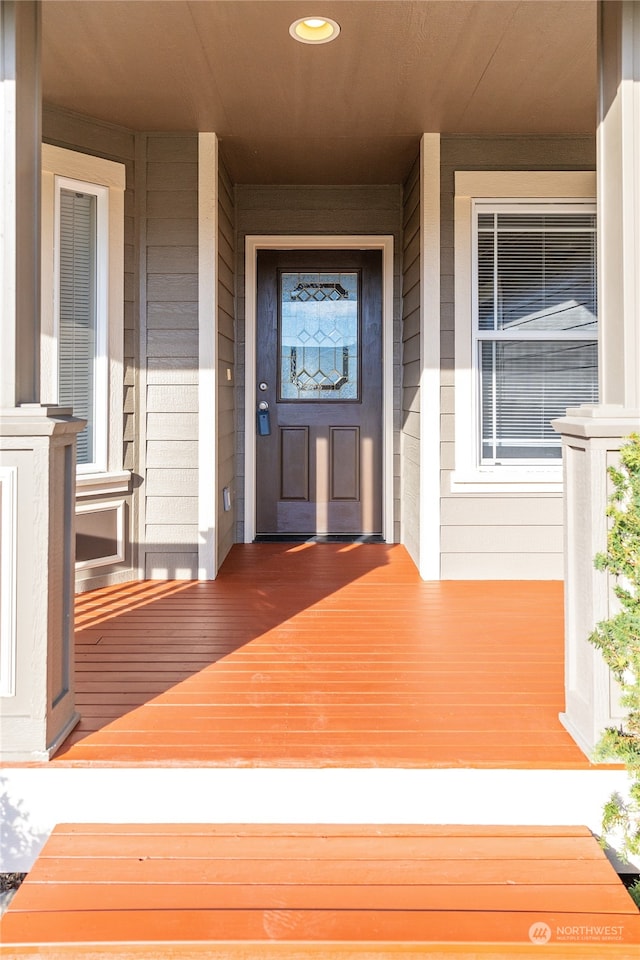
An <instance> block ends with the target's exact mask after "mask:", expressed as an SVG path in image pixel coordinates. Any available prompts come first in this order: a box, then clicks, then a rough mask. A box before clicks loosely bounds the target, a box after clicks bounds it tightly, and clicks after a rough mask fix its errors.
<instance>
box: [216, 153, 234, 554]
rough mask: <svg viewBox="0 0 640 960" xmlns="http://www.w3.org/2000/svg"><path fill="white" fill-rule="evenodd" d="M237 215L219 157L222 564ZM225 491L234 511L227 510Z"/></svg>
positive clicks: (230, 474) (227, 541) (227, 532)
mask: <svg viewBox="0 0 640 960" xmlns="http://www.w3.org/2000/svg"><path fill="white" fill-rule="evenodd" d="M235 215H236V214H235V203H234V189H233V185H232V183H231V178H230V177H229V173H228V171H227V168H226V166H225V163H224V159H223V157H222V156H221V155H220V154H218V238H217V240H218V412H219V417H218V434H217V445H218V491H217V504H218V507H217V510H218V563H222V561H223V559H224V557H225V556H226V555H227V553H228V552H229V550H230V549H231V546H232V544H233V542H234V539H235V532H236V495H237V482H236V475H235V474H236V470H235V444H236V437H235V426H236V422H237V420H236V415H235V406H236V391H235V380H236V370H235V363H234V359H235V329H234V311H235V305H234V294H235ZM225 488H227V489H228V490H229V494H230V502H231V509H230V510H225V509H224V499H223V490H224V489H225Z"/></svg>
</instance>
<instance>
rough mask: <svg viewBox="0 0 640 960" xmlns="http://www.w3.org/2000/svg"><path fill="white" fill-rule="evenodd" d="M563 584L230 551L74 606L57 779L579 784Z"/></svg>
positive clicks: (332, 548)
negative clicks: (419, 775)
mask: <svg viewBox="0 0 640 960" xmlns="http://www.w3.org/2000/svg"><path fill="white" fill-rule="evenodd" d="M563 616H564V615H563V602H562V585H561V584H560V583H558V582H554V581H548V582H531V581H527V582H517V581H506V582H493V581H484V582H478V581H472V582H471V581H470V582H459V581H441V582H437V583H436V582H422V581H421V580H420V579H419V577H418V574H417V572H416V569H415V567H414V565H413V563H412V562H411V560H410V558H409V557H408V555H407V553H406V551H405V550H404V548H403V547H402V546H399V545H384V544H357V545H352V544H302V545H301V544H245V545H236V546H235V547H234V548H233V549H232V551H231V553H230V555H229V557H228V558H227V560H226V561H225V563H224V564H223V567H222V569H221V571H220V573H219V575H218V578H217V580H215V581H213V582H203V583H197V582H195V583H194V582H188V581H169V582H163V581H141V582H136V583H130V584H120V585H116V586H112V587H107V588H105V589H103V590H96V591H92V592H90V593H86V594H83V595H80V596H79V597H78V598H77V607H76V626H77V631H78V632H77V646H76V668H75V678H76V702H77V706H78V710H79V711H80V713H81V715H82V720H81V723H80V725H79V726H78V727H77V728H76V729H75V730H74V732H73V733H72V734H71V736H70V737H69V738H68V739H67V740H66V742H65V743H64V744H63V745H62V747H61V749H60V750H59V751H58V753H57V756H56V757H55V758H54V760H53V761H52V762H53V763H54V764H56V763H57V764H63V765H64V764H78V765H82V764H90V765H95V764H108V765H113V764H135V765H140V766H143V765H148V764H153V765H157V764H175V765H210V766H253V767H256V766H274V767H287V766H289V767H299V766H305V767H314V766H315V767H322V766H338V767H377V766H388V767H414V768H415V767H424V768H427V767H443V766H444V767H502V768H532V769H533V768H560V769H569V768H572V769H580V768H586V767H588V766H589V763H588V761H587V760H586V758H585V757H584V755H583V754H582V752H581V751H580V750H579V748H578V747H577V746H576V745H575V743H574V742H573V740H572V739H571V737H570V736H569V734H568V733H567V732H566V731H565V730H564V728H563V727H562V726H561V724H560V722H559V719H558V714H559V713H560V712H561V711H562V710H563V709H564V690H563V669H564V668H563V657H564V653H563V622H564V620H563Z"/></svg>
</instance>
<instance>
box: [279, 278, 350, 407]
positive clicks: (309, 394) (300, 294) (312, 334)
mask: <svg viewBox="0 0 640 960" xmlns="http://www.w3.org/2000/svg"><path fill="white" fill-rule="evenodd" d="M358 279H359V274H358V273H284V272H283V273H281V275H280V363H279V373H280V389H279V391H278V394H279V399H280V400H296V401H299V400H359V399H360V396H359V379H360V378H359V367H360V363H359V344H360V330H359V327H360V322H359V319H360V318H359V296H358Z"/></svg>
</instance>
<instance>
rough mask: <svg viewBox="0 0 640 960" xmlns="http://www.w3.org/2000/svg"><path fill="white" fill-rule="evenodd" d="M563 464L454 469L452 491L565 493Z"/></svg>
mask: <svg viewBox="0 0 640 960" xmlns="http://www.w3.org/2000/svg"><path fill="white" fill-rule="evenodd" d="M562 489H563V487H562V467H560V466H558V467H552V468H548V467H547V468H541V469H538V470H537V469H536V468H535V467H530V468H529V469H526V468H514V467H486V468H479V469H475V470H454V471H453V473H452V474H451V493H562Z"/></svg>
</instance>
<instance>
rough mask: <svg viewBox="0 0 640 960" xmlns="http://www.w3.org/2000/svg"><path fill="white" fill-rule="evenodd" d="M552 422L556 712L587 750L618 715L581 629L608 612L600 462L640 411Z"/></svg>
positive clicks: (611, 455) (586, 413) (588, 410)
mask: <svg viewBox="0 0 640 960" xmlns="http://www.w3.org/2000/svg"><path fill="white" fill-rule="evenodd" d="M553 426H554V428H555V429H556V430H557V431H558V432H559V433H560V434H562V448H563V464H564V549H565V559H564V565H565V696H566V710H565V713H563V714H561V715H560V720H561V722H562V723H563V725H564V726H565V728H566V729H567V730H568V732H569V733H570V734H571V736H572V737H573V739H574V740H575V741H576V743H577V744H578V746H579V747H580V748H581V749H582V750H583V751H584V752H585V753H586V754H587V755H588V756H590V755H591V754H592V752H593V749H594V747H595V745H596V744H597V742H598V740H599V739H600V735H601V733H602V731H603V730H604V729H605V728H606V727H609V726H616V725H619V724H620V722H621V720H622V719H623V717H624V711H623V710H622V708H621V707H620V703H619V690H618V685H617V683H616V681H615V679H614V678H613V676H612V674H611V671H610V670H609V668H608V667H607V665H606V663H605V662H604V660H603V658H602V655H601V653H600V651H599V650H598V649H597V648H596V647H594V646H593V644H591V643H589V640H588V637H589V635H590V634H591V633H592V631H593V629H594V627H595V626H596V624H598V623H599V622H600V621H602V620H607V619H608V618H609V617H610V616H612V614H613V613H614V612H615V605H614V604H615V597H614V595H613V590H612V586H613V584H612V582H611V578H610V577H609V575H608V574H607V573H605V572H603V571H598V570H596V569H595V567H594V565H593V559H594V557H595V555H596V553H598V552H601V551H603V550H605V548H606V539H607V516H606V509H607V503H608V496H609V493H610V489H611V485H610V480H609V478H608V475H607V468H608V467H610V466H611V465H613V464H616V463H617V462H618V451H619V450H620V447H621V446H622V444H623V443H624V439H625V437H627V436H628V435H629V434H630V433H632V432H634V431H638V430H639V429H640V411H638V410H629V409H625V408H623V407H621V406H620V407H619V406H614V405H607V406H605V405H601V406H583V407H577V408H574V409H570V410H567V415H566V417H562V418H561V419H558V420H554V421H553Z"/></svg>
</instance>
